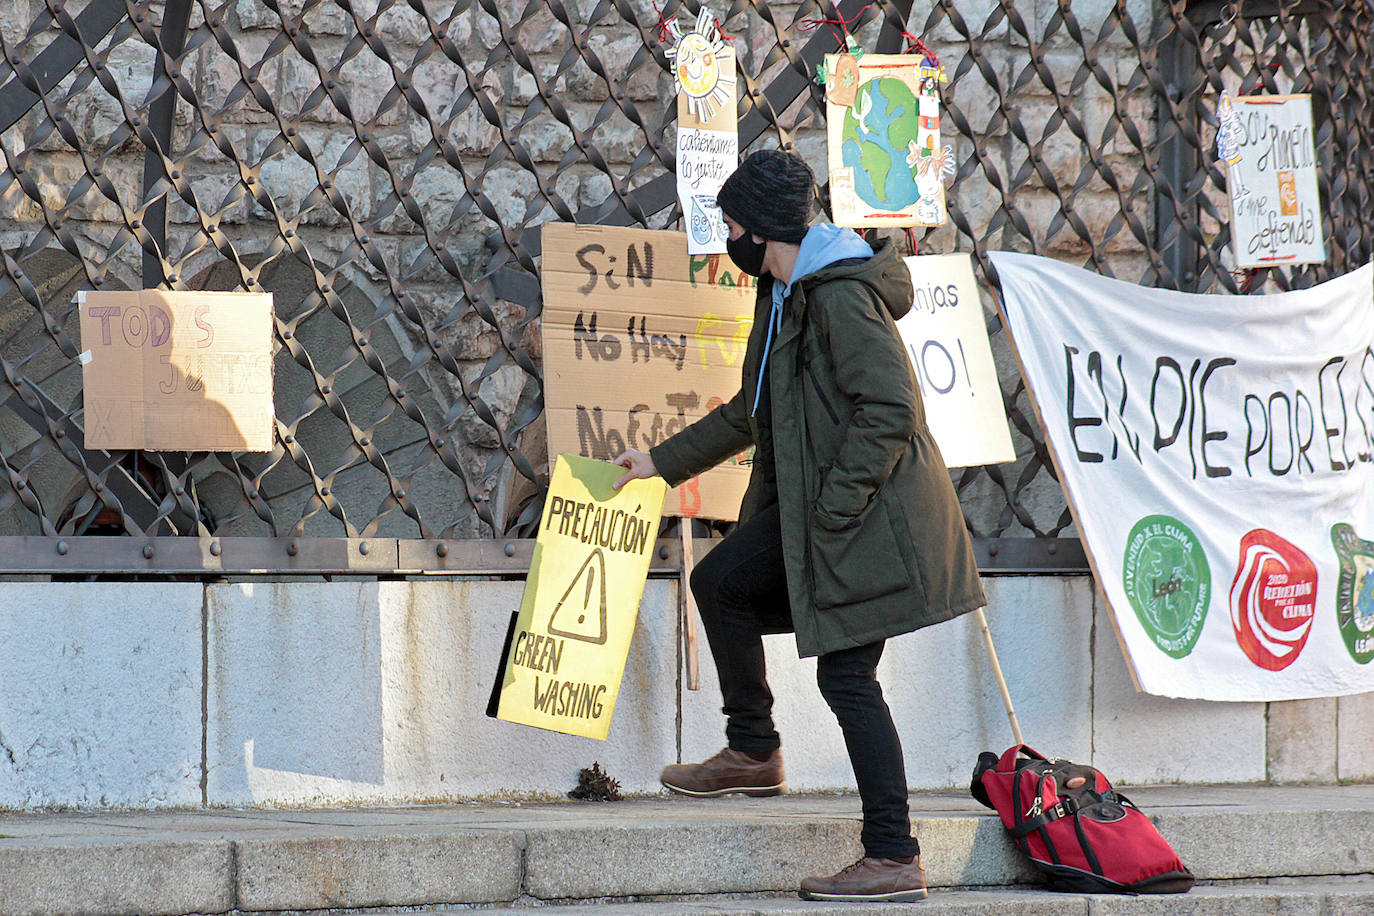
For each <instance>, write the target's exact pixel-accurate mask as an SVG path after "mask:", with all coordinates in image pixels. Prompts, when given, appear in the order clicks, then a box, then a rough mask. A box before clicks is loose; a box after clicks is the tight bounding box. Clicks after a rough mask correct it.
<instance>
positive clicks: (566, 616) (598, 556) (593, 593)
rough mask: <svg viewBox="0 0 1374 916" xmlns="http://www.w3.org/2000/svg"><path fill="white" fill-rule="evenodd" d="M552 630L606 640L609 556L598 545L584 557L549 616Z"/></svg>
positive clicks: (599, 642) (600, 642)
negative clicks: (607, 566) (607, 567)
mask: <svg viewBox="0 0 1374 916" xmlns="http://www.w3.org/2000/svg"><path fill="white" fill-rule="evenodd" d="M549 634H550V635H551V636H564V637H566V638H568V639H580V640H582V641H583V642H589V643H593V644H595V645H598V646H601V645H605V643H606V557H605V555H604V554H603V553H602V552H601V548H600V547H598V548H596V549H595V550H593V551H592V552H591V555H590V556H588V557H587V559H586V560H584V561H583V563H582V566H581V568H579V569H578V570H577V575H575V576H573V580H572V583H571V584H569V585H568V588H567V591H565V592H563V597H562V598H559V599H558V605H557V606H556V607H555V608H554V609H553V617H551V618H550V619H549Z"/></svg>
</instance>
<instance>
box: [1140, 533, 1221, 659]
mask: <svg viewBox="0 0 1374 916" xmlns="http://www.w3.org/2000/svg"><path fill="white" fill-rule="evenodd" d="M1122 566H1123V572H1122V579H1123V581H1124V582H1125V586H1126V597H1127V598H1128V599H1129V600H1130V602H1131V607H1133V608H1135V616H1136V617H1137V618H1138V619H1139V620H1140V625H1141V626H1143V627H1144V628H1145V632H1147V633H1149V634H1150V638H1151V639H1153V640H1154V643H1155V645H1156V646H1158V647H1159V649H1160V651H1161V652H1163V653H1164V654H1166V655H1169V656H1172V657H1173V658H1183V657H1184V656H1185V655H1187V654H1188V653H1189V652H1192V651H1193V646H1195V645H1196V644H1197V638H1198V636H1199V635H1201V633H1202V622H1203V621H1204V620H1205V619H1206V618H1207V608H1208V605H1209V604H1210V602H1211V598H1212V573H1211V569H1210V568H1209V567H1208V566H1207V556H1206V554H1204V553H1203V550H1202V544H1201V543H1200V542H1199V541H1198V539H1197V535H1195V534H1193V532H1192V531H1191V530H1190V529H1189V528H1188V526H1187V525H1185V524H1183V523H1182V522H1180V521H1179V520H1178V519H1176V518H1173V517H1172V516H1169V515H1147V516H1145V517H1144V518H1142V519H1141V520H1140V521H1138V522H1136V523H1135V527H1133V528H1132V529H1131V534H1130V536H1129V537H1127V538H1126V557H1125V561H1124V562H1123V564H1122Z"/></svg>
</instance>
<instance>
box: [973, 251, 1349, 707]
mask: <svg viewBox="0 0 1374 916" xmlns="http://www.w3.org/2000/svg"><path fill="white" fill-rule="evenodd" d="M992 260H993V263H994V264H995V265H996V267H997V273H998V276H999V277H1000V279H1001V282H1002V291H1003V295H1004V302H1005V308H1006V313H1005V314H1006V322H1007V328H1008V330H1009V332H1010V333H1011V335H1012V338H1013V339H1014V341H1015V344H1016V349H1017V353H1018V355H1019V357H1020V360H1021V364H1022V368H1023V370H1024V372H1025V377H1026V385H1027V388H1028V389H1029V390H1030V392H1031V393H1032V394H1033V396H1034V399H1035V403H1036V405H1037V407H1038V411H1039V416H1040V419H1041V423H1042V425H1043V426H1044V429H1045V436H1046V442H1047V444H1048V445H1049V448H1050V454H1051V455H1052V456H1053V457H1054V462H1055V467H1056V469H1057V471H1058V476H1059V480H1060V481H1061V482H1062V483H1063V485H1064V488H1065V492H1066V493H1067V494H1068V497H1069V504H1070V507H1071V508H1072V509H1073V513H1074V520H1075V522H1076V523H1077V525H1078V530H1079V532H1080V534H1081V535H1082V538H1083V544H1084V546H1085V548H1087V552H1088V556H1089V558H1090V559H1091V561H1092V565H1093V571H1094V573H1095V574H1096V576H1097V580H1098V583H1099V584H1100V585H1101V587H1102V591H1103V594H1104V595H1106V598H1107V602H1108V605H1109V607H1110V608H1111V612H1112V619H1113V622H1114V624H1115V626H1116V630H1117V634H1118V636H1119V637H1120V639H1121V642H1122V645H1123V647H1124V648H1125V651H1126V655H1127V658H1128V659H1129V661H1130V664H1131V668H1132V671H1133V673H1134V675H1135V677H1136V680H1137V683H1138V684H1139V685H1140V687H1141V688H1142V689H1144V690H1146V691H1148V692H1150V693H1155V694H1161V695H1164V696H1171V697H1189V698H1195V699H1206V700H1246V701H1265V700H1290V699H1302V698H1306V697H1321V696H1339V695H1343V694H1350V693H1362V692H1366V691H1370V690H1374V664H1371V662H1374V422H1372V421H1371V410H1372V409H1374V398H1371V394H1370V392H1371V387H1370V386H1371V381H1372V380H1374V285H1372V284H1374V265H1366V266H1364V267H1362V268H1360V269H1359V270H1357V271H1355V272H1353V273H1350V274H1347V275H1345V276H1343V277H1339V278H1337V279H1334V280H1329V281H1327V282H1326V283H1323V284H1321V285H1319V286H1315V287H1312V288H1310V289H1303V290H1296V291H1293V292H1288V293H1282V294H1277V295H1265V296H1218V295H1193V294H1189V293H1179V292H1173V291H1169V290H1159V289H1147V288H1144V287H1139V286H1135V285H1133V284H1130V283H1124V282H1121V281H1119V280H1113V279H1110V278H1107V277H1102V276H1099V275H1097V274H1094V273H1091V272H1089V271H1086V270H1083V269H1081V268H1077V267H1071V266H1069V265H1067V264H1060V263H1058V262H1056V261H1052V260H1050V259H1048V258H1040V257H1034V256H1032V255H1025V254H1012V253H1008V252H995V253H993V255H992Z"/></svg>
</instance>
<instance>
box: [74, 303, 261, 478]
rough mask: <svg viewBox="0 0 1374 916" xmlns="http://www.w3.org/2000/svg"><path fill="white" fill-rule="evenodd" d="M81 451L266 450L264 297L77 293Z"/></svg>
mask: <svg viewBox="0 0 1374 916" xmlns="http://www.w3.org/2000/svg"><path fill="white" fill-rule="evenodd" d="M78 305H79V310H80V316H81V341H82V346H83V347H84V351H85V352H83V353H82V363H83V365H82V373H81V377H82V385H83V388H84V394H85V422H86V447H87V448H94V449H126V448H137V449H149V450H152V451H175V452H183V451H186V452H189V451H248V452H266V451H270V450H271V449H272V440H273V410H272V296H271V294H270V293H223V292H172V291H167V290H143V291H141V292H138V291H131V292H113V291H112V292H99V291H96V292H82V293H80V294H78Z"/></svg>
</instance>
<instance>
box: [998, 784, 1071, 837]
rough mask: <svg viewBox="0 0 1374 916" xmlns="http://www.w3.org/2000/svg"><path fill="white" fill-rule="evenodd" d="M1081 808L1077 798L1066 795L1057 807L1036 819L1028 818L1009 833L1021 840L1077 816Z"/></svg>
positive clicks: (1041, 813) (1038, 815)
mask: <svg viewBox="0 0 1374 916" xmlns="http://www.w3.org/2000/svg"><path fill="white" fill-rule="evenodd" d="M1081 807H1082V805H1080V804H1079V801H1078V799H1077V798H1075V797H1074V796H1072V795H1066V796H1065V797H1064V798H1063V799H1061V800H1060V802H1059V803H1058V804H1057V805H1054V806H1053V807H1050V808H1047V809H1046V810H1044V811H1042V812H1040V813H1039V814H1037V815H1036V816H1035V817H1031V818H1027V819H1026V820H1024V821H1022V822H1021V823H1019V824H1017V825H1016V826H1015V827H1013V828H1011V829H1010V830H1008V831H1007V832H1008V833H1010V834H1011V835H1012V838H1013V839H1020V838H1021V837H1023V836H1026V835H1027V834H1031V833H1034V832H1035V831H1037V830H1039V829H1040V828H1042V827H1044V826H1046V825H1048V824H1050V823H1052V822H1054V821H1057V820H1059V819H1060V818H1061V817H1069V816H1070V815H1073V814H1077V813H1078V810H1079V808H1081Z"/></svg>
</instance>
